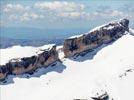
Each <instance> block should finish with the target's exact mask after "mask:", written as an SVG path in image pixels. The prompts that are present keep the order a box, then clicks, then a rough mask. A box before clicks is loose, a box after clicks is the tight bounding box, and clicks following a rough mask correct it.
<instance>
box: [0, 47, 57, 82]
mask: <svg viewBox="0 0 134 100" xmlns="http://www.w3.org/2000/svg"><path fill="white" fill-rule="evenodd" d="M39 52H40V53H38V54H37V55H33V56H31V57H24V58H15V59H11V60H10V61H9V62H8V63H6V64H5V65H0V80H2V79H4V78H5V77H6V76H7V75H8V74H23V73H28V72H31V71H33V70H35V69H37V68H38V67H47V66H48V65H50V64H52V63H54V62H55V61H57V60H58V59H59V58H58V52H57V51H56V46H53V47H52V48H50V49H48V50H40V51H39Z"/></svg>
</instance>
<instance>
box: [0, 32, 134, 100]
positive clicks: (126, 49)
mask: <svg viewBox="0 0 134 100" xmlns="http://www.w3.org/2000/svg"><path fill="white" fill-rule="evenodd" d="M133 43H134V36H132V35H129V34H127V35H124V36H123V37H122V38H120V39H118V40H117V41H115V42H114V43H111V44H110V45H108V46H105V45H102V46H101V47H99V48H97V49H95V50H94V51H93V52H90V53H88V54H86V55H83V56H78V57H74V58H64V59H62V61H63V63H62V64H63V65H64V66H65V69H64V70H63V72H62V71H61V72H62V73H61V72H60V73H57V72H56V71H51V72H49V73H47V74H44V75H42V76H40V78H38V77H31V78H29V79H27V78H14V83H13V84H8V85H1V86H0V88H1V91H2V92H1V100H18V98H19V100H44V99H45V100H73V99H77V98H78V99H79V98H81V99H88V100H92V99H91V97H93V96H95V95H96V93H98V94H101V93H102V92H107V93H108V94H109V97H110V98H113V99H114V100H133V99H134V97H133V93H134V86H133V84H134V80H133V77H134V72H133V71H134V61H133V59H134V55H133V51H134V45H133ZM62 56H63V54H62V52H61V53H60V58H62ZM63 65H62V66H63ZM53 68H54V69H55V70H59V69H61V63H57V65H56V66H54V67H53ZM39 73H45V70H42V69H39V70H38V71H37V72H35V73H34V75H35V76H36V75H38V74H39ZM25 75H26V74H25ZM25 75H24V76H25ZM34 75H33V76H34ZM10 77H11V76H10Z"/></svg>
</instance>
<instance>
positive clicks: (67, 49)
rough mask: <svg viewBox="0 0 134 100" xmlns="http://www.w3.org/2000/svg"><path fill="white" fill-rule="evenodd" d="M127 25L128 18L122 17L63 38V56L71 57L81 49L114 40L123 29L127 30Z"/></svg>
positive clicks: (87, 48)
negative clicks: (86, 31) (82, 32)
mask: <svg viewBox="0 0 134 100" xmlns="http://www.w3.org/2000/svg"><path fill="white" fill-rule="evenodd" d="M128 25H129V20H128V19H123V20H120V21H115V22H110V23H109V24H106V25H103V26H100V27H97V28H95V29H93V30H91V31H90V32H88V33H85V34H82V35H79V36H73V37H70V38H68V39H65V41H64V45H63V51H64V54H65V57H71V56H74V55H75V54H79V53H81V52H83V51H86V50H90V49H93V48H96V47H98V46H99V45H101V44H104V43H108V42H110V41H113V40H116V39H117V38H119V37H121V36H122V35H123V34H124V33H125V31H128V30H129V28H128Z"/></svg>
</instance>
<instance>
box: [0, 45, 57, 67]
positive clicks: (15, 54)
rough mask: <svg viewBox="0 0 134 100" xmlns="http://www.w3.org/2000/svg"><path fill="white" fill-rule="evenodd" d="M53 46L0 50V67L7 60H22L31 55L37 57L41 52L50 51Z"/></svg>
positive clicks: (15, 47)
mask: <svg viewBox="0 0 134 100" xmlns="http://www.w3.org/2000/svg"><path fill="white" fill-rule="evenodd" d="M53 46H54V44H50V45H44V46H41V47H32V46H24V47H22V46H20V45H17V46H13V47H10V48H6V49H0V65H4V64H6V63H7V62H9V60H11V59H14V58H23V57H31V56H33V55H37V54H39V53H41V52H43V51H42V50H47V49H50V48H52V47H53Z"/></svg>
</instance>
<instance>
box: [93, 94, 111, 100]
mask: <svg viewBox="0 0 134 100" xmlns="http://www.w3.org/2000/svg"><path fill="white" fill-rule="evenodd" d="M91 98H92V99H93V100H109V95H108V94H107V93H104V94H102V95H99V96H97V97H91Z"/></svg>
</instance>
